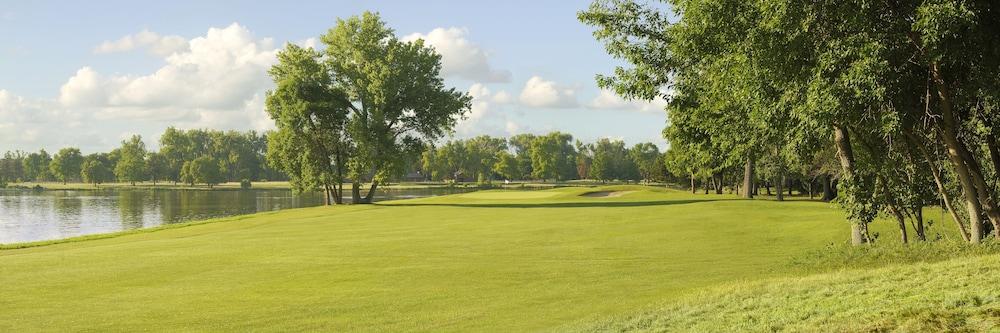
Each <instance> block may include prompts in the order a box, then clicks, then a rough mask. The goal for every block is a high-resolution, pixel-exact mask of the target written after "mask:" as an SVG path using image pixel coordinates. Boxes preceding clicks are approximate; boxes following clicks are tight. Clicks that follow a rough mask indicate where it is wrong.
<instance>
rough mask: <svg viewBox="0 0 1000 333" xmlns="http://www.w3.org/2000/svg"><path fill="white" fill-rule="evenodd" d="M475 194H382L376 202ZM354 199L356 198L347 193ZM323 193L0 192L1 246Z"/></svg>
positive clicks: (286, 204) (269, 205) (283, 203)
mask: <svg viewBox="0 0 1000 333" xmlns="http://www.w3.org/2000/svg"><path fill="white" fill-rule="evenodd" d="M473 190H474V189H464V188H424V189H405V190H404V189H389V190H379V191H378V193H377V195H376V201H382V200H392V199H407V198H420V197H428V196H435V195H443V194H453V193H463V192H469V191H473ZM345 194H346V195H347V196H348V199H349V197H350V193H349V191H348V193H345ZM322 203H323V197H322V195H321V194H319V193H303V194H300V195H293V194H292V192H291V191H289V190H214V191H199V190H169V189H136V190H130V189H109V190H23V189H0V244H10V243H21V242H34V241H43V240H53V239H62V238H69V237H76V236H83V235H90V234H101V233H109V232H115V231H122V230H130V229H139V228H149V227H155V226H159V225H164V224H172V223H182V222H188V221H196V220H204V219H208V218H215V217H224V216H233V215H242V214H252V213H256V212H264V211H272V210H279V209H288V208H299V207H311V206H319V205H321V204H322Z"/></svg>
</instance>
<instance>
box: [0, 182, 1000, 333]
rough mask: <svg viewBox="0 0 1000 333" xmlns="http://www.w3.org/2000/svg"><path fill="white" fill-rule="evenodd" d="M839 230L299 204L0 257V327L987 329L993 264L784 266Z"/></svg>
mask: <svg viewBox="0 0 1000 333" xmlns="http://www.w3.org/2000/svg"><path fill="white" fill-rule="evenodd" d="M594 192H608V193H601V195H585V194H587V193H594ZM609 194H613V195H609ZM872 228H873V230H874V231H876V232H882V233H883V234H885V236H883V238H885V239H886V241H885V242H891V241H892V239H893V237H892V236H890V235H891V233H892V230H894V229H893V226H892V225H891V224H889V223H876V224H874V225H873V226H872ZM848 229H849V228H848V224H847V222H845V220H844V217H843V215H842V213H841V212H840V211H839V210H838V209H836V207H835V206H833V204H830V203H824V202H816V201H806V200H799V201H795V200H793V201H786V202H776V201H769V200H744V199H739V198H737V197H736V196H734V195H701V194H690V193H686V192H682V191H674V190H668V189H662V188H653V187H641V186H628V187H623V186H619V187H601V188H581V187H574V188H557V189H551V190H542V191H509V190H495V191H482V192H475V193H466V194H457V195H448V196H441V197H434V198H424V199H413V200H400V201H391V202H384V203H379V204H375V205H353V206H334V207H313V208H302V209H291V210H285V211H279V212H270V213H260V214H255V215H247V216H240V217H233V218H225V219H219V220H210V221H205V222H197V223H192V224H188V225H180V226H171V227H166V228H161V229H157V230H146V231H140V232H130V233H124V234H121V235H112V236H109V237H91V238H92V239H80V240H68V241H65V242H56V243H47V244H41V245H40V246H31V247H25V248H8V249H5V250H0V286H2V287H0V309H3V311H0V331H3V332H26V331H51V332H64V331H78V330H87V331H95V332H103V331H312V332H316V331H331V332H347V331H371V332H410V331H420V332H469V331H495V332H525V331H719V330H725V331H739V330H745V331H770V330H780V329H788V330H791V331H800V330H801V329H803V328H809V329H813V330H824V328H834V330H835V331H836V330H855V329H857V330H866V331H867V330H872V329H878V328H888V329H889V330H891V329H895V328H899V327H902V328H903V329H904V330H905V328H907V327H911V328H913V327H916V328H926V327H932V328H933V327H936V326H933V324H932V323H931V324H927V322H928V320H924V319H928V318H931V317H927V316H929V312H927V311H930V310H928V309H937V308H938V307H939V306H943V305H942V304H946V305H948V306H952V307H951V308H942V309H941V310H935V311H937V312H932V313H930V314H941V315H948V316H950V317H948V318H949V319H955V318H966V317H968V318H969V320H968V321H966V322H965V323H966V324H967V325H968V327H971V328H982V327H988V326H986V325H989V324H990V323H991V322H990V320H993V321H994V322H995V321H996V319H997V316H998V313H1000V308H998V307H997V306H996V305H995V304H994V302H997V297H998V296H997V295H1000V294H998V293H997V291H998V287H996V286H997V285H998V284H997V283H995V282H1000V281H983V280H982V277H988V278H989V279H993V280H1000V275H998V274H993V273H987V272H983V271H982V270H984V269H985V270H992V271H994V272H995V271H996V270H997V268H998V267H1000V265H998V264H1000V259H998V258H997V257H994V256H978V257H968V258H962V259H957V260H950V261H940V262H933V263H919V264H914V265H897V266H893V265H888V266H884V267H876V268H873V269H843V268H831V269H830V270H829V271H826V272H816V271H815V269H809V270H806V269H803V268H802V267H801V265H796V264H795V259H796V258H800V257H801V256H802V255H803V254H805V253H809V252H810V251H816V250H820V249H823V248H824V247H826V246H830V244H840V243H844V242H846V240H847V236H848V234H847V230H848ZM940 229H942V231H941V232H944V229H948V226H941V227H940ZM970 270H974V271H975V272H976V277H977V278H976V279H977V280H976V281H975V282H974V283H973V282H972V281H969V280H970V279H972V278H971V277H968V276H967V277H965V278H964V280H963V279H962V278H961V277H962V276H963V274H965V273H966V271H970ZM915 272H919V274H916V273H915ZM966 275H969V276H971V274H966ZM968 285H975V286H976V288H971V287H965V288H962V287H961V286H968ZM866 288H867V289H866ZM939 291H940V292H939ZM925 317H926V318H925ZM893 318H895V319H893ZM900 318H902V319H900ZM907 318H909V319H913V320H916V321H912V320H909V319H907ZM914 318H916V319H914ZM868 319H871V320H876V319H878V320H879V321H878V322H877V323H875V324H871V322H869V321H859V320H868ZM931 319H933V318H931ZM918 322H919V323H921V324H920V325H924V326H912V325H917V323H918ZM796 325H799V326H796ZM906 325H911V326H906ZM926 325H931V326H926ZM960 328H961V327H960Z"/></svg>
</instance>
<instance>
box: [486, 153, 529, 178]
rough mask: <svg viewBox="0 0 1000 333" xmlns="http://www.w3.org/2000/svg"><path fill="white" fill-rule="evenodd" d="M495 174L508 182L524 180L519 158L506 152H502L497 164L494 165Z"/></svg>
mask: <svg viewBox="0 0 1000 333" xmlns="http://www.w3.org/2000/svg"><path fill="white" fill-rule="evenodd" d="M493 173H495V174H497V175H499V176H500V177H502V178H503V179H507V180H515V179H522V178H523V176H522V174H521V168H520V167H519V163H518V161H517V157H515V156H514V155H513V154H511V153H509V152H506V151H501V152H500V154H499V157H498V158H497V161H496V163H495V164H493Z"/></svg>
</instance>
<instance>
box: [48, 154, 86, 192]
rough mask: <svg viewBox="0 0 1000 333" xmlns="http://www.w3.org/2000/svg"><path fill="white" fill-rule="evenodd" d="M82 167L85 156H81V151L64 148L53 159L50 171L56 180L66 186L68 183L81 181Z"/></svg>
mask: <svg viewBox="0 0 1000 333" xmlns="http://www.w3.org/2000/svg"><path fill="white" fill-rule="evenodd" d="M82 165H83V155H81V154H80V149H77V148H63V149H60V150H59V152H58V153H56V155H55V156H53V157H52V162H51V163H49V171H50V172H52V175H53V176H55V177H56V179H58V180H59V181H62V182H63V184H66V182H67V181H70V180H74V179H79V177H80V169H81V167H82Z"/></svg>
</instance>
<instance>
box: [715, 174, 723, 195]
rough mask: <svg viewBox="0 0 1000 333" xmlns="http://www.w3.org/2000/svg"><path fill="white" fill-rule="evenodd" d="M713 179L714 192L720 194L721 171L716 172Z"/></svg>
mask: <svg viewBox="0 0 1000 333" xmlns="http://www.w3.org/2000/svg"><path fill="white" fill-rule="evenodd" d="M715 177H716V180H715V194H722V187H723V186H722V181H723V179H722V173H719V174H717V175H716V176H715Z"/></svg>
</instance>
